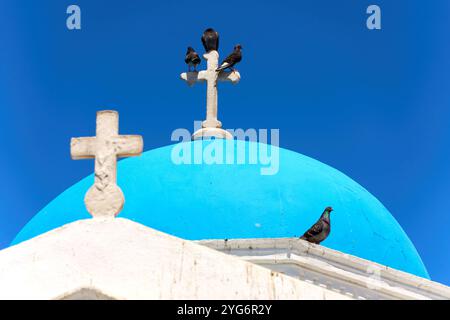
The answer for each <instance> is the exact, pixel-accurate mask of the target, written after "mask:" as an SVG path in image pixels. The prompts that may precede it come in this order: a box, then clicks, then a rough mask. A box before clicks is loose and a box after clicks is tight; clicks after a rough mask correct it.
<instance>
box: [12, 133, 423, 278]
mask: <svg viewBox="0 0 450 320" xmlns="http://www.w3.org/2000/svg"><path fill="white" fill-rule="evenodd" d="M212 141H216V143H217V142H218V141H220V143H222V144H225V145H226V150H225V151H224V157H226V156H229V155H231V156H233V154H235V152H236V150H238V149H239V148H244V149H245V150H246V154H247V155H248V152H249V150H253V149H252V148H257V150H262V151H263V150H264V148H269V149H270V147H271V146H267V145H265V144H261V143H255V142H245V141H225V140H209V141H195V142H187V143H182V144H175V145H170V146H166V147H162V148H158V149H154V150H150V151H147V152H145V153H144V154H143V155H142V156H140V157H135V158H128V159H124V160H122V161H120V162H119V164H118V184H119V186H120V187H121V188H122V190H123V192H124V194H125V198H126V202H125V206H124V209H123V211H122V212H121V213H120V215H119V216H120V217H122V218H128V219H131V220H134V221H136V222H139V223H141V224H144V225H146V226H149V227H151V228H154V229H157V230H160V231H163V232H166V233H169V234H173V235H175V236H178V237H181V238H185V239H191V240H199V239H225V238H228V239H232V238H277V237H294V236H300V235H301V234H303V232H304V231H305V230H307V229H308V228H309V227H310V226H311V225H312V224H313V223H314V222H315V221H316V220H317V218H318V217H319V216H320V214H321V213H322V211H323V209H324V208H325V207H326V206H332V207H333V208H334V211H333V213H332V215H331V225H332V231H331V234H330V236H329V237H328V239H327V240H325V241H324V242H323V243H322V244H323V245H324V246H326V247H329V248H332V249H336V250H339V251H343V252H345V253H349V254H352V255H355V256H358V257H361V258H365V259H368V260H371V261H375V262H378V263H380V264H383V265H387V266H389V267H392V268H395V269H399V270H403V271H406V272H409V273H412V274H415V275H418V276H421V277H425V278H429V276H428V273H427V271H426V268H425V266H424V265H423V263H422V260H421V258H420V256H419V254H418V253H417V251H416V249H415V247H414V245H413V244H412V243H411V241H410V240H409V238H408V236H407V235H406V234H405V232H404V231H403V230H402V228H401V227H400V225H399V224H398V223H397V221H396V220H395V218H394V217H393V216H392V215H391V214H390V213H389V211H388V210H387V209H386V208H385V207H384V206H383V205H382V204H381V203H380V202H379V201H378V200H377V199H376V198H375V197H374V196H372V195H371V194H370V193H369V192H368V191H367V190H365V189H364V188H363V187H361V186H360V185H359V184H357V183H356V182H354V181H353V180H352V179H350V178H349V177H347V176H346V175H344V174H342V173H341V172H339V171H337V170H335V169H333V168H331V167H329V166H327V165H325V164H323V163H321V162H319V161H317V160H314V159H311V158H309V157H306V156H304V155H301V154H299V153H296V152H293V151H289V150H286V149H282V148H277V147H272V148H274V149H273V150H272V156H273V155H275V154H276V153H277V152H278V153H279V171H278V173H277V174H274V175H261V169H263V168H266V169H267V167H268V166H267V164H260V163H261V161H259V163H258V164H251V163H248V162H249V161H245V162H246V164H238V163H236V161H234V163H233V164H217V163H216V164H190V165H189V164H175V163H174V162H173V161H172V155H173V154H177V152H178V151H179V150H180V148H183V150H190V151H192V152H193V151H194V150H195V148H199V149H201V148H205V147H206V148H208V146H211V143H212ZM176 150H178V151H176ZM239 150H243V149H239ZM274 158H275V157H274ZM247 160H248V159H247ZM266 160H267V159H266ZM74 165H75V164H74ZM93 179H94V178H93V175H90V176H88V177H86V178H85V179H83V180H81V181H80V182H78V183H76V184H75V185H73V186H72V187H70V188H69V189H67V190H66V191H64V192H63V193H62V194H60V195H59V196H58V197H56V198H55V199H54V200H53V201H52V202H50V203H49V204H48V205H47V206H46V207H45V208H44V209H42V210H41V211H40V212H39V213H38V214H37V215H36V216H34V217H33V218H32V220H31V221H30V222H29V223H28V224H27V225H26V226H25V227H24V228H23V229H22V230H21V232H20V233H19V234H18V235H17V237H16V238H15V239H14V241H13V244H16V243H19V242H22V241H24V240H27V239H29V238H32V237H34V236H37V235H39V234H41V233H43V232H46V231H49V230H51V229H54V228H56V227H59V226H62V225H64V224H66V223H69V222H72V221H75V220H79V219H85V218H90V217H91V216H90V215H89V214H88V213H87V211H86V209H85V207H84V202H83V199H84V195H85V193H86V191H87V190H88V188H89V187H90V186H91V185H92V183H93Z"/></svg>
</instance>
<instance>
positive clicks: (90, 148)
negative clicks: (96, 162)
mask: <svg viewBox="0 0 450 320" xmlns="http://www.w3.org/2000/svg"><path fill="white" fill-rule="evenodd" d="M95 149H96V140H95V137H83V138H72V139H71V140H70V156H71V157H72V159H73V160H80V159H90V158H94V157H95Z"/></svg>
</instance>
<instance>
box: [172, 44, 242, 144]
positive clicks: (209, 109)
mask: <svg viewBox="0 0 450 320" xmlns="http://www.w3.org/2000/svg"><path fill="white" fill-rule="evenodd" d="M203 57H204V58H205V60H206V61H207V68H206V70H202V71H193V72H184V73H182V74H181V75H180V77H181V79H182V80H184V81H186V82H187V84H188V85H189V86H193V85H194V84H195V83H196V82H205V81H206V83H207V90H206V120H205V121H203V122H202V128H201V129H200V130H198V131H197V132H195V133H194V134H193V136H192V138H193V139H201V138H203V137H216V138H223V139H233V136H232V135H231V134H230V133H229V132H228V131H226V130H223V129H221V128H222V123H221V122H220V121H219V120H218V119H217V82H219V81H229V82H231V83H233V84H236V83H238V82H239V80H240V79H241V75H240V74H239V72H237V71H232V72H226V71H221V72H217V71H216V69H217V67H218V66H219V53H218V52H217V51H215V50H212V51H210V52H208V53H205V54H204V55H203Z"/></svg>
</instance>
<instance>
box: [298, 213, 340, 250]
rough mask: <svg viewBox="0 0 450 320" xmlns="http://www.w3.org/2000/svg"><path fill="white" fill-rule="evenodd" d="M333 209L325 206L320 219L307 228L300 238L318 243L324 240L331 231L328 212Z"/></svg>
mask: <svg viewBox="0 0 450 320" xmlns="http://www.w3.org/2000/svg"><path fill="white" fill-rule="evenodd" d="M331 211H333V208H331V207H326V208H325V210H324V211H323V213H322V215H321V216H320V219H319V220H317V222H316V223H315V224H314V225H313V226H312V227H311V228H310V229H309V230H308V231H306V232H305V234H304V235H303V236H301V237H300V239H303V240H306V241H308V242H311V243H315V244H320V243H321V242H322V241H323V240H325V239H326V238H327V237H328V235H329V234H330V231H331V224H330V213H331Z"/></svg>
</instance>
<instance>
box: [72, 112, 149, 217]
mask: <svg viewBox="0 0 450 320" xmlns="http://www.w3.org/2000/svg"><path fill="white" fill-rule="evenodd" d="M96 134H97V136H96V137H83V138H72V140H71V141H70V154H71V156H72V159H74V160H78V159H90V158H95V180H94V185H93V186H92V187H91V188H90V189H89V190H88V192H87V193H86V196H85V198H84V203H85V204H86V209H87V210H88V211H89V213H90V214H91V215H92V216H93V217H94V218H95V217H115V216H116V215H117V214H118V213H119V212H120V211H121V210H122V208H123V204H124V202H125V198H124V196H123V193H122V190H120V188H119V186H117V184H116V181H117V179H116V175H117V157H130V156H137V155H140V154H141V153H142V149H143V140H142V137H141V136H138V135H119V114H118V113H117V111H110V110H105V111H99V112H97V129H96Z"/></svg>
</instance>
